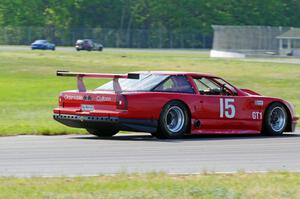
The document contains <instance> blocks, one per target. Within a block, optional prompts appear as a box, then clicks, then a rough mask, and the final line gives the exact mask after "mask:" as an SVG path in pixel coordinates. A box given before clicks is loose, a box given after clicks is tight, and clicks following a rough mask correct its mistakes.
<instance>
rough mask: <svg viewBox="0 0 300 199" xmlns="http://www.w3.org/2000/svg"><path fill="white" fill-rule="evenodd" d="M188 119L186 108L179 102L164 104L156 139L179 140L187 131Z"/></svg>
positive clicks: (155, 134)
mask: <svg viewBox="0 0 300 199" xmlns="http://www.w3.org/2000/svg"><path fill="white" fill-rule="evenodd" d="M189 125H190V118H189V114H188V110H187V108H186V106H185V105H184V104H183V103H181V102H179V101H171V102H169V103H168V104H166V105H165V106H164V108H163V110H162V112H161V114H160V118H159V126H158V132H157V133H154V134H153V135H154V136H156V137H157V138H180V137H182V136H183V135H184V134H185V133H187V131H188V130H189Z"/></svg>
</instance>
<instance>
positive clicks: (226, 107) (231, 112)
mask: <svg viewBox="0 0 300 199" xmlns="http://www.w3.org/2000/svg"><path fill="white" fill-rule="evenodd" d="M233 103H234V99H230V98H220V118H223V117H224V116H225V117H226V118H234V116H235V106H234V105H233Z"/></svg>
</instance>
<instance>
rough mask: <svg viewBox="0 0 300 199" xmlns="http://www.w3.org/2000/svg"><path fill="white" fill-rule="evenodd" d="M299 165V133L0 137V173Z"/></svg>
mask: <svg viewBox="0 0 300 199" xmlns="http://www.w3.org/2000/svg"><path fill="white" fill-rule="evenodd" d="M270 170H289V171H299V170H300V132H299V131H298V132H297V133H296V134H287V135H284V136H282V137H262V136H199V137H188V138H185V139H178V140H158V139H155V138H152V137H151V136H148V135H145V134H131V135H127V134H125V135H124V134H121V135H117V136H115V137H113V138H110V139H98V138H96V137H94V136H91V135H67V136H16V137H1V138H0V176H19V177H22V176H61V175H65V176H76V175H98V174H114V173H118V172H123V171H125V172H151V171H165V172H168V173H185V174H192V173H198V172H200V173H201V172H204V171H211V172H235V171H270Z"/></svg>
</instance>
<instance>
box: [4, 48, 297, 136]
mask: <svg viewBox="0 0 300 199" xmlns="http://www.w3.org/2000/svg"><path fill="white" fill-rule="evenodd" d="M159 52H160V53H156V52H155V51H154V52H153V53H152V52H145V51H140V52H139V51H129V52H123V51H120V52H117V51H116V52H105V51H104V52H61V51H56V52H49V51H15V52H3V51H1V52H0V91H1V92H0V135H17V134H47V135H52V134H69V133H84V132H85V131H83V130H78V129H72V128H68V127H64V126H63V125H60V124H58V123H57V122H55V121H53V119H52V109H53V108H54V107H56V106H57V97H58V94H59V92H61V91H63V90H68V89H74V88H76V83H75V79H72V78H59V77H56V76H55V71H56V70H57V69H62V70H72V71H85V72H106V73H109V72H111V73H127V72H130V71H141V70H142V71H145V70H175V71H196V72H202V73H212V74H216V75H219V76H222V77H224V78H225V79H227V80H229V81H230V82H232V83H234V84H235V85H237V86H239V87H242V88H249V89H253V90H255V91H257V92H259V93H261V94H263V95H269V96H275V97H281V98H284V99H286V100H288V101H290V102H292V103H293V104H295V105H296V111H297V113H298V114H300V90H299V89H298V88H300V66H299V65H297V64H286V63H264V62H251V61H247V62H245V61H243V60H237V59H211V58H209V57H208V56H207V55H206V54H203V53H196V52H194V51H193V53H188V52H189V51H186V52H185V51H179V52H174V51H166V52H167V53H163V51H159ZM102 83H103V81H102V80H97V81H88V85H89V87H90V88H95V87H96V86H99V85H100V84H102Z"/></svg>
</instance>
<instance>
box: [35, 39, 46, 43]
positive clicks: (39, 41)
mask: <svg viewBox="0 0 300 199" xmlns="http://www.w3.org/2000/svg"><path fill="white" fill-rule="evenodd" d="M34 43H36V44H43V43H47V41H46V40H36V41H35V42H34Z"/></svg>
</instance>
